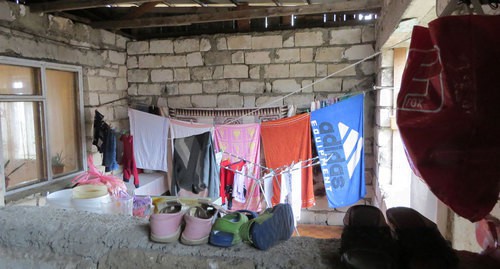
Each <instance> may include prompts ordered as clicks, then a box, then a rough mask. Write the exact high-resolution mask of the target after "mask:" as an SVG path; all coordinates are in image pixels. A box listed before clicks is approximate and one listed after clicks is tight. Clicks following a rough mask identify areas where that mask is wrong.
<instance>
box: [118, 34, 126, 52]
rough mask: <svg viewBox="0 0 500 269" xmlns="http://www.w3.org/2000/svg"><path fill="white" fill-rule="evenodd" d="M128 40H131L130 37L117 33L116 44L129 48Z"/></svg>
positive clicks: (122, 47)
mask: <svg viewBox="0 0 500 269" xmlns="http://www.w3.org/2000/svg"><path fill="white" fill-rule="evenodd" d="M127 42H129V39H128V38H126V37H124V36H121V35H116V46H117V47H118V48H120V49H126V48H127Z"/></svg>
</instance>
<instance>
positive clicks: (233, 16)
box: [91, 0, 381, 29]
mask: <svg viewBox="0 0 500 269" xmlns="http://www.w3.org/2000/svg"><path fill="white" fill-rule="evenodd" d="M380 7H381V1H380V0H352V1H343V2H334V3H331V4H322V5H304V6H294V7H270V8H260V9H245V10H235V11H228V12H225V13H222V12H221V13H207V14H192V15H182V16H169V17H156V18H142V19H134V20H114V21H100V22H94V23H92V24H91V26H92V27H95V28H105V29H128V28H148V27H162V26H181V25H190V24H196V23H208V22H218V21H233V20H243V19H255V18H265V17H281V16H291V15H307V14H320V13H321V14H323V13H332V12H348V11H359V10H377V9H380Z"/></svg>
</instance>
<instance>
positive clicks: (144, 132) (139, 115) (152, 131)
mask: <svg viewBox="0 0 500 269" xmlns="http://www.w3.org/2000/svg"><path fill="white" fill-rule="evenodd" d="M128 116H129V119H130V133H131V134H132V136H133V137H134V154H135V161H136V164H137V167H139V168H144V169H151V170H161V171H165V172H166V171H168V167H167V138H168V128H169V119H167V118H164V117H160V116H157V115H153V114H150V113H145V112H142V111H138V110H134V109H129V110H128Z"/></svg>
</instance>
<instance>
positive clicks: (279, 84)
mask: <svg viewBox="0 0 500 269" xmlns="http://www.w3.org/2000/svg"><path fill="white" fill-rule="evenodd" d="M300 88H301V85H300V84H299V83H298V82H297V81H296V80H295V79H277V80H275V81H273V89H272V92H273V93H290V92H294V91H296V90H298V89H300Z"/></svg>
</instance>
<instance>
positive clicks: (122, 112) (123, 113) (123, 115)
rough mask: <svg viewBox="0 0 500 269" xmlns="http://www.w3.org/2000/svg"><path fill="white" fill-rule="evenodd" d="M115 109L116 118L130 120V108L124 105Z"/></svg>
mask: <svg viewBox="0 0 500 269" xmlns="http://www.w3.org/2000/svg"><path fill="white" fill-rule="evenodd" d="M113 109H114V111H115V119H127V121H128V108H127V107H123V106H116V107H114V108H113Z"/></svg>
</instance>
